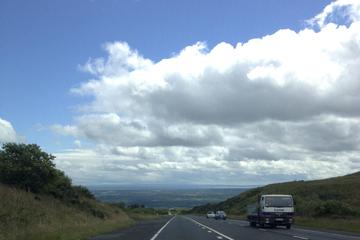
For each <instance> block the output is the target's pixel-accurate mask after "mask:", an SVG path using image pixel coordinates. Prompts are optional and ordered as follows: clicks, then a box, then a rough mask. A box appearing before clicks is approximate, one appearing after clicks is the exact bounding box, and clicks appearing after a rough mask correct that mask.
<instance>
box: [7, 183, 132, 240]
mask: <svg viewBox="0 0 360 240" xmlns="http://www.w3.org/2000/svg"><path fill="white" fill-rule="evenodd" d="M83 204H84V206H86V208H87V210H86V211H84V210H83V209H79V208H78V207H74V206H71V205H66V204H64V203H63V202H61V201H59V200H57V199H54V198H52V197H49V196H43V195H35V194H32V193H28V192H25V191H22V190H19V189H15V188H11V187H8V186H5V185H0V240H20V239H21V240H45V239H46V240H82V239H86V238H88V237H89V236H93V235H97V234H100V233H104V232H108V231H111V230H113V229H118V228H121V227H126V226H130V225H131V224H133V223H134V220H133V219H131V218H130V217H129V216H128V215H127V214H126V213H125V212H124V211H122V210H121V209H119V208H117V207H114V206H110V205H108V204H103V203H100V202H97V201H95V200H91V199H84V200H83ZM89 210H91V211H89ZM98 213H102V214H101V216H99V214H98Z"/></svg>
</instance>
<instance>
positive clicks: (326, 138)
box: [53, 0, 360, 183]
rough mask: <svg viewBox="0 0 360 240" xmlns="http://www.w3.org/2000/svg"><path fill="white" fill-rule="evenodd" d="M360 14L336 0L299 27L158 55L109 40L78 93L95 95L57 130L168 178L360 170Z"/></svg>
mask: <svg viewBox="0 0 360 240" xmlns="http://www.w3.org/2000/svg"><path fill="white" fill-rule="evenodd" d="M359 10H360V4H359V3H358V2H357V1H351V0H342V1H336V2H332V3H330V4H329V5H328V6H326V7H325V8H324V10H323V12H321V13H319V14H318V15H316V16H315V17H314V18H312V19H310V20H308V22H309V23H310V24H311V25H312V26H313V27H307V28H305V29H303V30H301V31H299V32H295V31H292V30H290V29H281V30H279V31H277V32H275V33H273V34H271V35H267V36H264V37H262V38H257V39H251V40H249V41H248V42H245V43H238V44H236V45H235V46H233V45H231V44H228V43H225V42H222V43H219V44H218V45H216V46H215V47H214V48H212V49H208V47H207V46H206V44H205V43H202V42H199V43H196V44H194V45H191V46H187V47H185V48H184V49H183V50H182V51H180V52H179V53H178V54H176V55H174V56H171V57H169V58H166V59H162V60H160V61H158V62H153V61H152V60H150V59H147V58H145V57H144V56H142V55H141V54H140V53H138V52H137V51H136V50H134V49H132V48H131V47H130V46H129V45H128V44H127V43H126V42H114V43H107V44H105V45H104V49H105V51H106V53H107V57H102V58H94V59H89V61H88V62H87V63H86V64H85V65H84V66H82V67H81V68H82V69H83V70H84V71H87V72H89V73H91V74H93V76H94V79H91V80H89V81H88V82H85V83H83V84H82V85H81V86H79V87H77V88H74V89H72V90H71V91H72V92H73V93H74V94H79V95H88V96H91V97H92V100H91V101H90V102H88V104H86V105H84V106H81V109H82V111H81V114H80V115H79V116H77V117H74V121H73V122H72V123H71V124H68V125H59V124H58V125H54V126H53V129H54V130H55V131H57V132H59V133H62V134H66V135H71V136H74V137H75V138H76V139H86V140H90V141H91V142H93V143H95V144H96V145H97V147H96V150H92V151H95V152H91V154H92V155H91V156H93V157H90V158H93V159H100V158H101V159H102V160H101V161H96V160H93V161H94V165H93V166H94V169H98V168H99V166H98V165H99V164H100V165H101V166H102V170H101V172H102V174H103V173H105V172H107V171H120V172H121V171H126V172H127V174H130V173H129V172H132V173H131V174H134V176H138V173H137V171H143V172H144V173H147V174H149V175H148V176H147V175H146V176H145V175H144V181H145V180H150V179H152V178H151V177H153V179H152V180H153V181H159V180H161V179H163V180H166V176H165V175H166V174H164V172H166V173H167V172H168V173H169V174H170V175H171V174H175V175H176V176H179V177H184V178H186V177H190V178H191V181H192V180H194V179H197V180H199V181H201V182H209V181H210V180H209V179H211V177H210V176H214V174H215V175H216V176H217V177H218V178H217V179H221V181H222V182H223V183H226V182H231V183H234V181H235V182H236V183H242V182H243V181H244V179H253V178H252V177H251V176H260V175H266V176H267V177H266V176H265V177H264V179H263V181H265V182H266V181H267V182H269V181H276V180H281V179H291V178H296V177H301V178H316V177H328V176H334V175H340V174H344V173H348V172H351V171H352V170H358V169H360V163H359V160H358V159H359V157H360V156H358V155H357V151H358V150H359V147H360V146H359V140H360V139H359V136H360V128H359V127H358V126H359V123H360V122H359V121H360V108H359V107H358V106H359V104H360V97H359V94H358V93H359V92H360V80H359V79H360V15H359V12H360V11H359ZM315 27H316V28H315ZM84 151H85V150H84ZM101 152H103V153H101ZM74 154H75V155H74ZM76 154H77V152H73V151H72V152H70V153H63V154H60V156H61V157H59V159H64V158H69V156H75V157H76V156H77V155H76ZM99 154H100V155H101V156H103V157H99ZM81 156H82V155H81ZM104 156H107V157H104ZM80 162H81V161H80ZM72 164H76V163H74V162H70V165H72ZM162 171H163V172H162ZM195 172H196V173H197V174H195V175H194V174H193V175H191V173H195ZM99 174H100V173H99ZM182 174H183V175H182ZM126 176H128V175H126ZM245 177H246V178H245ZM236 179H237V180H236ZM254 179H256V178H254ZM109 181H110V180H109ZM178 181H180V180H178ZM219 181H220V180H219ZM219 181H217V180H213V182H219ZM245 181H248V180H245Z"/></svg>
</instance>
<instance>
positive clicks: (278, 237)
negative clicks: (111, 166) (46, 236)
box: [92, 216, 360, 240]
mask: <svg viewBox="0 0 360 240" xmlns="http://www.w3.org/2000/svg"><path fill="white" fill-rule="evenodd" d="M248 225H249V224H248V222H246V221H242V220H226V221H223V220H214V219H206V218H205V217H199V216H174V217H166V218H162V219H156V220H151V221H144V222H140V223H139V224H137V225H135V226H133V227H131V228H129V229H125V230H119V231H115V232H113V233H109V234H106V235H101V236H97V237H95V238H92V240H218V239H224V240H263V239H264V240H299V239H300V240H360V236H359V235H344V234H340V233H332V232H325V231H315V230H306V229H300V228H292V229H291V230H287V229H285V228H280V227H279V228H276V229H270V228H252V227H249V226H248Z"/></svg>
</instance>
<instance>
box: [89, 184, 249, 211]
mask: <svg viewBox="0 0 360 240" xmlns="http://www.w3.org/2000/svg"><path fill="white" fill-rule="evenodd" d="M115 188H116V187H109V188H107V189H106V188H102V189H99V187H98V188H95V187H92V188H90V190H91V191H92V192H93V194H94V195H95V197H96V198H97V199H98V200H100V201H103V202H108V203H116V202H123V203H125V205H127V206H129V205H132V204H140V205H144V206H145V207H150V208H192V207H194V206H199V205H203V204H207V203H218V202H221V201H224V200H226V199H228V198H231V197H234V196H236V195H238V194H240V193H242V192H244V191H246V190H248V189H249V187H236V188H229V187H210V188H204V187H201V188H194V187H189V188H185V189H184V188H174V189H169V188H154V187H153V188H150V189H145V188H142V189H141V188H138V189H136V190H128V189H115Z"/></svg>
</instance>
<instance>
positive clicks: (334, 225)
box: [295, 217, 360, 233]
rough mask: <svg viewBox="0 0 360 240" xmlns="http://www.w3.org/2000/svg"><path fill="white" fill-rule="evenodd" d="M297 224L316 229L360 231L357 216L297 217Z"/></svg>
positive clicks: (359, 222)
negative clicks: (335, 217) (332, 217)
mask: <svg viewBox="0 0 360 240" xmlns="http://www.w3.org/2000/svg"><path fill="white" fill-rule="evenodd" d="M295 224H296V225H297V226H302V227H309V228H314V229H324V230H335V231H345V232H355V233H360V219H357V218H353V219H351V218H344V219H340V218H338V219H330V218H308V217H296V218H295Z"/></svg>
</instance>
